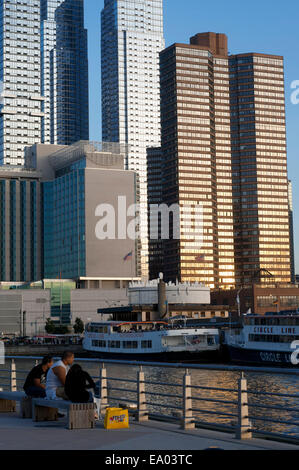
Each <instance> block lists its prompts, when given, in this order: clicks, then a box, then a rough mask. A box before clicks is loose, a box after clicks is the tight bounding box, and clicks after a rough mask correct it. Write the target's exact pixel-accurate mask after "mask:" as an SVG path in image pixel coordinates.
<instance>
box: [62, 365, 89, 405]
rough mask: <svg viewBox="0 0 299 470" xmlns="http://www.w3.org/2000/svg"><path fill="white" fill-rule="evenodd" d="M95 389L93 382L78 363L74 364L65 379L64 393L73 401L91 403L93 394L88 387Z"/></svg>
mask: <svg viewBox="0 0 299 470" xmlns="http://www.w3.org/2000/svg"><path fill="white" fill-rule="evenodd" d="M91 388H93V389H95V383H94V381H93V380H92V378H91V377H90V375H89V374H88V372H86V371H85V370H83V369H82V367H81V366H80V365H79V364H74V365H73V366H72V367H71V368H70V371H69V373H68V374H67V376H66V380H65V393H66V394H67V396H68V397H69V399H70V400H71V401H72V402H73V403H92V402H93V401H94V400H93V395H92V393H91V392H89V391H88V389H91Z"/></svg>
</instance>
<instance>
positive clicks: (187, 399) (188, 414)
mask: <svg viewBox="0 0 299 470" xmlns="http://www.w3.org/2000/svg"><path fill="white" fill-rule="evenodd" d="M181 428H183V429H194V428H195V423H194V422H193V416H192V388H191V375H190V374H189V370H188V369H186V372H185V375H184V378H183V417H182V422H181Z"/></svg>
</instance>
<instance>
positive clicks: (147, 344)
mask: <svg viewBox="0 0 299 470" xmlns="http://www.w3.org/2000/svg"><path fill="white" fill-rule="evenodd" d="M141 347H142V348H143V349H150V348H152V341H141Z"/></svg>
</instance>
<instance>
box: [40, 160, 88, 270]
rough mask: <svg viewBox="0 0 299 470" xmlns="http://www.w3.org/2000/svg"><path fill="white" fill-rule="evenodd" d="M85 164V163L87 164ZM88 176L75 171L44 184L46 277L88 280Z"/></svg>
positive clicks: (79, 170) (82, 170)
mask: <svg viewBox="0 0 299 470" xmlns="http://www.w3.org/2000/svg"><path fill="white" fill-rule="evenodd" d="M83 163H84V162H83ZM84 175H85V173H84V169H77V170H73V169H72V168H71V167H70V168H69V169H68V172H67V173H66V174H64V175H62V176H59V175H57V178H56V179H55V180H54V181H49V182H46V183H44V184H43V200H44V275H45V278H47V279H57V278H59V279H71V278H74V277H80V276H83V277H84V276H85V273H86V267H85V176H84Z"/></svg>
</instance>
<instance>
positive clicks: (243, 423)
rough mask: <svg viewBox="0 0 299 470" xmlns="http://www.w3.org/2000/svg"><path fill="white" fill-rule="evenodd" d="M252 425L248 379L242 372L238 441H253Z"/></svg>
mask: <svg viewBox="0 0 299 470" xmlns="http://www.w3.org/2000/svg"><path fill="white" fill-rule="evenodd" d="M251 438H252V432H251V423H250V420H249V413H248V394H247V379H246V378H245V376H244V372H242V376H241V378H240V379H239V383H238V424H237V429H236V439H251Z"/></svg>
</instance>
